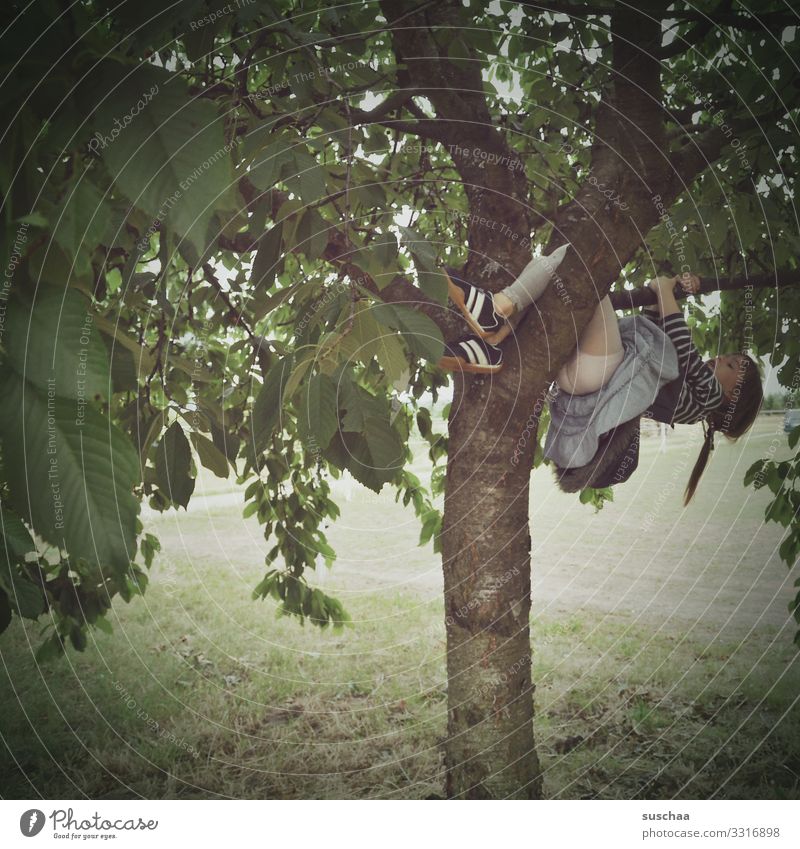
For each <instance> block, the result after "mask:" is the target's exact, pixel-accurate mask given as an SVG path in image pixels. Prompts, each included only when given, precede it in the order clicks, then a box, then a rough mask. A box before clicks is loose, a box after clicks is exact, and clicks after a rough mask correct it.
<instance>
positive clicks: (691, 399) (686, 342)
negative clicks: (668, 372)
mask: <svg viewBox="0 0 800 849" xmlns="http://www.w3.org/2000/svg"><path fill="white" fill-rule="evenodd" d="M642 314H643V315H645V316H646V317H647V318H649V319H650V320H651V321H654V322H655V323H656V324H657V325H658V326H659V327H661V329H662V330H663V331H664V332H665V333H666V334H667V336H669V338H670V341H671V342H672V344H673V345H674V346H675V350H676V351H677V353H678V366H679V368H680V374H679V375H678V377H677V378H675V380H676V381H679V382H680V395H679V398H678V403H677V405H676V407H675V415H674V416H673V419H672V423H673V424H694V422H699V421H701V420H702V419H704V418H705V417H706V416H707V415H708V414H709V413H710V412H711V411H712V410H714V409H716V408H718V407H720V406H721V405H722V404H723V403H724V401H725V395H724V393H723V391H722V386H721V385H720V383H719V381H718V380H717V378H716V377H715V376H714V372H713V370H712V369H711V368H710V367H709V366H708V365H707V364H706V363H704V362H703V360H702V358H701V357H700V354H698V352H697V349H696V348H695V346H694V343H693V342H692V335H691V333H690V332H689V328H688V327H687V326H686V321H685V320H684V318H683V315H681V314H680V313H674V314H673V315H668V316H667V317H666V318H664V319H662V318H661V317H660V315H659V313H658V309H657V308H655V307H645V308H644V309H643V310H642Z"/></svg>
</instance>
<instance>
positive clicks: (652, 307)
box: [642, 304, 661, 326]
mask: <svg viewBox="0 0 800 849" xmlns="http://www.w3.org/2000/svg"><path fill="white" fill-rule="evenodd" d="M642 315H643V316H644V317H645V318H649V319H650V321H652V322H654V323H655V324H658V325H659V326H660V325H661V313H660V312H659V310H658V304H647V305H646V306H643V307H642Z"/></svg>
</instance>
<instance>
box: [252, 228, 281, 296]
mask: <svg viewBox="0 0 800 849" xmlns="http://www.w3.org/2000/svg"><path fill="white" fill-rule="evenodd" d="M282 234H283V222H280V223H279V224H276V225H275V226H274V227H270V229H269V230H267V231H266V232H265V233H264V234H263V235H262V236H261V237H260V238H259V240H258V248H257V249H256V255H255V258H254V259H253V269H252V271H251V272H250V286H251V289H252V290H258V291H260V292H266V291H268V290H269V289H271V288H272V284H273V283H274V282H275V277H276V276H277V275H278V274H280V273H281V271H282V270H283V255H282V254H281V246H282V244H283V237H282Z"/></svg>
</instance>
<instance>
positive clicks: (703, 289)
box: [610, 268, 800, 310]
mask: <svg viewBox="0 0 800 849" xmlns="http://www.w3.org/2000/svg"><path fill="white" fill-rule="evenodd" d="M789 286H800V269H798V268H793V269H785V270H783V271H776V272H774V273H773V274H755V275H753V276H752V277H732V278H730V279H728V280H725V279H722V278H719V277H701V278H700V291H699V292H698V294H700V295H707V294H708V293H709V292H731V291H734V290H737V289H747V288H752V289H785V288H788V287H789ZM675 297H676V298H678V299H680V298H686V297H687V294H686V292H684V291H683V289H682V288H681V287H680V286H676V287H675ZM610 298H611V303H612V305H613V307H614V309H615V310H628V309H633V308H635V307H644V306H647V305H649V304H655V303H656V302H657V300H658V298H657V297H656V293H655V292H654V291H653V290H652V289H650V288H649V287H647V286H644V287H642V288H641V289H630V290H625V291H623V292H612V293H611V295H610Z"/></svg>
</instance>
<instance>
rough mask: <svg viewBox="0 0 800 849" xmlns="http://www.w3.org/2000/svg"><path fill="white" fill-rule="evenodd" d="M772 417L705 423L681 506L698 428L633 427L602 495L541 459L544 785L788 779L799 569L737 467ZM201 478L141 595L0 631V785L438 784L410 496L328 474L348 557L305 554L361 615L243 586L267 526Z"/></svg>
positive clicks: (798, 774)
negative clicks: (340, 621)
mask: <svg viewBox="0 0 800 849" xmlns="http://www.w3.org/2000/svg"><path fill="white" fill-rule="evenodd" d="M775 427H776V422H775V421H774V420H772V421H768V422H760V423H759V426H758V427H757V428H756V430H755V431H754V433H753V435H752V438H751V439H750V440H749V441H748V442H747V443H745V444H743V445H740V446H726V445H724V444H722V445H720V447H719V448H718V450H717V451H716V452H715V454H716V455H717V456H716V457H715V458H714V462H713V464H712V466H711V468H710V469H709V471H708V472H707V474H706V477H705V478H704V480H703V482H702V484H701V491H700V492H699V493H698V502H697V506H696V507H694V508H692V509H690V510H689V511H682V510H681V509H680V499H679V495H680V492H681V491H682V484H683V481H684V479H685V477H686V476H687V475H688V470H687V471H686V474H684V473H681V474H680V476H676V475H675V474H674V470H675V469H676V468H679V467H680V466H681V463H683V462H684V460H685V458H686V457H688V458H690V459H693V454H694V453H695V452H696V450H697V441H696V439H694V437H693V436H692V434H691V433H690V434H688V435H687V434H686V433H685V431H684V432H682V433H681V434H679V435H677V434H676V435H675V436H674V437H672V438H671V439H670V443H669V448H668V451H667V452H666V454H660V453H658V451H657V450H656V445H655V443H654V442H653V441H652V440H651V441H649V442H648V441H646V440H645V442H643V446H642V458H641V460H640V473H637V476H634V478H632V479H631V482H629V483H628V484H626V485H625V486H624V487H620V488H618V492H617V493H616V495H615V501H614V503H613V504H609V505H607V506H606V507H605V508H604V510H603V511H602V512H601V513H599V514H593V512H592V511H591V509H589V508H587V507H584V506H581V505H578V504H577V503H576V499H574V498H568V497H567V496H564V495H563V494H561V493H559V492H558V491H557V490H555V489H554V487H553V486H552V483H551V481H550V479H549V476H548V475H549V473H548V471H547V470H546V469H540V470H537V472H536V473H535V474H534V487H533V496H532V504H531V514H532V527H533V536H534V567H533V570H534V571H533V574H534V591H533V600H534V612H533V616H532V646H533V664H534V680H535V682H536V693H535V700H536V710H537V716H536V727H535V732H536V741H537V748H538V751H539V754H540V758H541V761H542V766H543V769H544V771H545V787H546V792H547V794H548V795H549V796H551V797H554V798H625V799H630V798H651V799H655V798H664V799H668V798H773V799H774V798H777V799H787V798H792V799H795V798H798V796H800V728H799V726H800V723H799V722H798V719H799V717H798V707H797V699H798V692H800V687H799V686H798V680H799V679H798V666H799V664H798V660H797V654H796V652H795V651H794V649H793V646H792V641H791V638H792V634H793V632H794V624H793V623H792V622H791V621H790V620H789V616H788V612H787V609H786V602H787V600H788V598H789V597H790V593H791V591H792V588H791V581H792V580H793V577H794V576H791V575H790V573H789V572H788V570H787V569H786V567H785V565H784V564H782V563H780V561H779V560H778V559H777V554H776V545H777V544H778V543H779V542H780V537H781V531H780V528H777V527H776V526H764V525H763V523H762V519H763V511H764V507H765V505H766V496H765V494H764V493H753V492H752V491H745V490H744V489H742V487H741V484H740V481H741V477H742V475H743V474H744V469H746V468H747V466H748V465H749V464H750V463H751V462H752V461H753V460H754V459H755V458H756V457H757V456H759V454H760V453H761V452H762V451H763V450H764V449H765V448H766V447H767V446H768V445H770V443H771V441H772V440H773V439H775V438H776V436H775ZM687 430H691V429H687ZM784 450H785V445H782V446H781V449H780V450H779V451H778V456H781V451H784ZM664 493H666V495H664ZM198 495H199V496H200V497H199V498H198V499H197V501H196V502H195V503H194V506H193V507H192V509H190V511H189V512H188V513H184V512H183V511H182V512H181V513H180V515H179V516H176V514H168V515H166V516H164V517H155V516H149V517H148V519H147V521H148V524H149V526H150V528H151V529H153V530H154V531H155V532H156V533H157V534H158V535H159V536H160V538H161V539H162V543H163V546H164V550H163V552H162V556H160V557H159V559H158V561H157V563H156V564H154V566H153V580H152V582H151V585H150V588H149V589H148V591H147V593H146V595H145V596H144V597H143V598H141V599H138V600H135V601H134V602H132V603H131V604H129V605H125V604H123V603H115V605H114V608H113V611H112V621H113V624H114V633H113V634H110V635H107V634H103V633H100V632H94V633H93V635H92V636H93V640H92V641H91V642H90V645H89V647H88V649H87V651H86V652H84V653H83V654H76V653H75V652H70V653H69V654H68V656H67V658H66V660H65V661H64V662H61V663H56V664H52V665H49V666H47V667H42V668H41V669H37V668H36V666H35V665H34V664H33V661H32V658H31V646H33V647H35V646H36V645H37V643H38V626H37V625H34V624H32V623H19V622H16V623H15V624H14V625H13V626H12V628H11V629H9V631H8V632H7V633H6V634H5V635H4V636H3V638H2V642H0V650H1V652H2V653H1V655H0V659H2V673H1V674H2V682H1V684H0V694H1V695H0V733H2V739H3V742H4V744H5V749H4V752H3V755H2V760H0V774H2V776H3V777H2V791H1V793H2V796H3V797H4V798H31V797H36V796H40V795H41V796H43V797H45V798H80V797H84V796H85V797H89V798H96V799H100V798H135V797H145V798H214V797H231V798H331V797H335V798H426V797H430V796H440V795H441V794H442V788H443V749H442V746H443V742H444V736H445V732H446V719H447V716H446V676H445V644H444V629H443V625H442V620H443V608H442V599H441V574H440V570H441V566H440V563H439V562H438V559H437V558H436V557H434V556H433V554H432V553H431V551H430V547H429V546H428V547H426V548H424V549H420V548H418V547H416V539H417V536H418V533H419V529H418V525H417V523H416V520H415V519H414V517H413V515H410V514H409V512H408V511H405V510H403V509H402V508H401V507H398V506H397V505H395V504H394V502H393V500H392V499H391V498H377V499H374V498H371V496H368V495H367V494H365V492H364V491H363V490H361V489H359V488H356V489H354V490H353V492H352V494H351V500H350V501H347V500H346V498H345V497H344V496H343V495H342V493H340V496H341V497H342V517H341V519H340V521H339V522H337V524H336V525H335V526H334V527H333V528H331V538H332V540H333V542H334V545H335V547H336V548H337V550H338V551H339V554H340V561H339V562H337V564H336V565H335V566H334V568H333V570H332V571H331V572H329V573H328V572H326V571H325V570H322V571H321V572H320V574H319V575H318V576H317V577H316V580H317V581H318V582H319V583H321V584H322V585H324V586H325V588H326V590H327V591H329V592H332V593H333V594H334V595H336V596H337V597H339V598H341V599H342V600H343V601H344V603H345V605H346V607H347V609H348V610H349V612H350V613H351V615H352V617H353V621H354V627H352V628H350V629H347V630H345V631H344V632H342V633H334V632H321V631H319V630H317V629H313V628H311V627H305V628H302V627H300V626H299V625H298V624H297V623H296V622H294V621H290V620H286V619H279V618H276V617H275V615H274V608H273V607H272V606H271V603H267V602H253V601H251V599H250V591H251V590H252V588H253V586H254V585H255V584H256V583H257V581H258V580H259V578H260V576H261V574H262V573H263V568H264V567H263V554H264V551H265V545H264V542H263V539H262V537H261V535H260V530H259V527H258V525H257V524H256V523H255V522H253V521H251V520H248V521H243V520H242V519H241V518H240V517H241V502H240V500H238V496H237V495H236V493H235V492H233V491H232V485H231V484H230V483H229V482H225V481H217V480H215V479H211V480H209V479H207V478H203V479H202V480H201V481H200V484H199V485H198ZM720 496H721V497H720ZM649 513H653V514H654V518H653V520H652V522H649V523H646V521H645V520H646V516H647V514H649ZM645 524H646V527H644V525H645Z"/></svg>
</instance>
